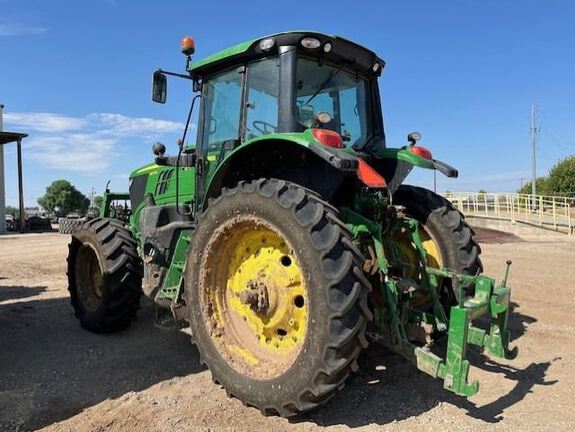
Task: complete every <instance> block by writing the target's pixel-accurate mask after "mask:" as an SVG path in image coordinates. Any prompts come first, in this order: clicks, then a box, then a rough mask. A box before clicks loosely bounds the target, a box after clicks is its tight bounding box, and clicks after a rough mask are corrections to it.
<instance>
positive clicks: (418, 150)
mask: <svg viewBox="0 0 575 432" xmlns="http://www.w3.org/2000/svg"><path fill="white" fill-rule="evenodd" d="M409 150H410V151H411V153H415V154H416V155H417V156H421V157H422V158H425V159H431V152H430V151H429V150H427V149H426V148H425V147H420V146H416V145H414V146H410V147H409Z"/></svg>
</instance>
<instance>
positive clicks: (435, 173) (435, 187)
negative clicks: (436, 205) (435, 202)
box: [433, 170, 437, 193]
mask: <svg viewBox="0 0 575 432" xmlns="http://www.w3.org/2000/svg"><path fill="white" fill-rule="evenodd" d="M433 192H435V193H437V170H433Z"/></svg>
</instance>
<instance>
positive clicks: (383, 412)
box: [0, 287, 556, 431]
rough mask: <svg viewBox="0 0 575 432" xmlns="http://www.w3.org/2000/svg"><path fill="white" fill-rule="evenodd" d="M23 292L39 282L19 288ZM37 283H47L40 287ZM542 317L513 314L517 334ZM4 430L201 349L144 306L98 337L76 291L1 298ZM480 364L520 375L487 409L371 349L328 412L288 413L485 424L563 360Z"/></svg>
mask: <svg viewBox="0 0 575 432" xmlns="http://www.w3.org/2000/svg"><path fill="white" fill-rule="evenodd" d="M12 288H14V291H11V294H7V296H9V297H10V298H25V297H26V296H27V294H19V293H18V292H19V291H29V292H33V291H34V288H31V287H12ZM38 289H39V290H42V289H44V287H40V288H38ZM532 322H535V318H533V317H529V316H526V315H522V314H520V313H517V312H515V313H514V314H512V316H511V322H510V326H511V329H512V331H513V335H514V338H515V339H517V337H519V336H521V335H522V334H524V333H525V331H526V328H527V325H528V324H530V323H532ZM0 329H2V336H1V338H0V430H3V431H4V430H19V431H26V430H35V429H39V428H42V427H44V426H47V425H50V424H52V423H54V422H58V421H62V420H65V419H67V418H70V417H72V416H74V415H76V414H78V413H79V412H81V411H82V410H83V409H85V408H87V407H90V406H93V405H96V404H98V403H100V402H102V401H103V400H105V399H115V398H119V397H121V396H123V395H125V394H126V393H130V392H137V391H141V390H144V389H146V388H148V387H150V386H153V385H154V384H156V383H159V382H161V381H164V380H168V379H171V378H174V377H180V376H186V375H189V374H192V373H197V372H200V371H202V370H204V368H203V367H202V366H200V363H199V355H198V352H197V350H196V349H195V347H194V346H192V345H191V343H190V341H189V337H188V335H186V334H184V333H182V332H177V331H166V330H161V329H158V328H156V327H154V326H153V309H152V307H151V306H150V305H148V306H145V307H144V308H143V309H142V310H141V311H140V313H139V320H138V321H136V322H135V323H134V324H133V325H132V327H131V328H130V329H128V330H127V331H125V332H121V333H118V334H112V335H95V334H91V333H89V332H87V331H85V330H83V329H81V328H80V326H79V324H78V322H77V320H76V319H75V318H74V316H73V312H72V308H71V306H70V305H69V299H68V298H59V299H48V300H40V301H34V300H29V301H20V302H17V303H12V304H4V305H0ZM470 358H471V360H472V363H473V364H474V365H475V366H476V367H479V368H482V369H484V370H486V371H489V372H491V373H494V374H497V375H501V379H503V378H507V379H509V380H512V381H515V385H514V387H513V388H512V389H511V391H509V392H508V393H507V394H505V395H502V396H501V397H500V398H498V399H497V400H495V401H493V402H491V403H489V404H487V405H483V406H477V405H475V404H474V403H473V402H471V401H469V400H467V399H465V398H460V397H458V396H455V395H453V394H451V393H448V392H446V391H445V390H443V388H442V383H441V382H440V381H438V380H435V379H432V378H430V377H428V376H426V375H425V374H423V373H421V372H418V371H416V370H415V368H414V367H413V366H411V365H409V364H408V363H407V362H406V361H405V360H403V359H402V358H400V357H399V356H396V355H393V354H390V353H389V352H387V351H386V350H385V349H383V348H381V347H379V346H372V347H371V348H370V349H369V350H368V351H367V352H366V353H365V354H364V355H363V356H362V357H361V359H360V370H359V372H358V373H356V374H355V375H354V376H353V377H352V379H351V380H350V382H349V385H348V387H347V388H346V389H345V390H344V391H343V392H341V393H338V395H336V396H335V397H334V398H333V399H332V400H331V401H330V402H328V403H327V404H326V405H325V406H323V407H321V409H319V410H317V411H315V412H312V413H310V414H307V415H304V416H301V417H298V418H296V419H295V420H290V422H291V423H295V425H294V426H297V423H298V422H313V423H315V424H317V425H320V426H328V425H338V424H344V425H347V426H349V427H358V426H364V425H368V424H380V425H384V424H388V423H390V422H393V421H395V420H402V419H406V418H409V417H412V416H417V415H419V414H422V413H425V412H427V411H428V410H430V409H432V408H434V407H435V406H437V405H438V404H440V403H442V402H447V403H449V404H452V405H454V406H458V407H460V408H463V409H465V410H466V411H467V413H468V415H470V416H472V417H474V418H477V419H481V420H483V421H485V422H489V423H496V422H499V421H501V420H502V418H503V417H502V415H503V412H504V411H505V409H507V408H509V407H510V406H512V405H514V404H516V403H518V402H520V401H521V400H522V399H523V398H524V397H525V396H526V395H527V394H528V393H529V392H531V391H532V389H533V387H534V386H536V385H552V384H554V383H555V381H546V379H545V378H546V373H547V370H548V368H549V367H550V365H551V363H552V362H553V361H555V360H556V359H553V360H551V359H550V360H549V361H546V362H543V363H536V364H531V365H530V366H528V367H527V368H525V369H518V368H515V367H513V366H509V365H506V364H503V363H500V362H496V361H493V360H490V359H487V358H485V357H484V356H483V355H481V354H480V353H478V352H475V353H474V352H471V353H470Z"/></svg>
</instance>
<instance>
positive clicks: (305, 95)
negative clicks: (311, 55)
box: [296, 58, 371, 147]
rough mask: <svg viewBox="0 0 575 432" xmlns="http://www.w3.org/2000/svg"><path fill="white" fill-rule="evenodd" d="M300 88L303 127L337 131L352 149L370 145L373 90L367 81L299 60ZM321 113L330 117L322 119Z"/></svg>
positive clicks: (298, 98)
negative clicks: (370, 98)
mask: <svg viewBox="0 0 575 432" xmlns="http://www.w3.org/2000/svg"><path fill="white" fill-rule="evenodd" d="M296 86H297V87H296V118H297V120H298V122H299V123H301V124H302V125H304V126H305V127H306V128H316V127H321V128H324V129H330V130H333V131H335V132H337V133H339V134H340V135H341V137H342V139H343V141H344V143H345V144H346V145H348V146H351V147H362V146H363V145H364V144H365V143H366V141H367V140H368V138H369V136H370V134H371V124H370V123H371V122H370V115H369V112H370V111H369V98H368V95H369V86H368V83H367V81H366V80H365V79H362V78H360V77H359V76H357V74H353V73H350V72H348V71H347V70H345V69H343V68H342V67H337V66H332V65H328V64H320V63H318V62H317V61H314V60H310V59H306V58H299V59H298V62H297V71H296ZM320 113H327V114H329V116H325V115H322V116H319V118H318V115H319V114H320ZM320 120H321V121H322V122H320ZM325 120H328V121H327V122H326V121H325Z"/></svg>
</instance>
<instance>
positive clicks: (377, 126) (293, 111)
mask: <svg viewBox="0 0 575 432" xmlns="http://www.w3.org/2000/svg"><path fill="white" fill-rule="evenodd" d="M383 66H384V62H383V61H382V60H381V59H379V58H378V57H377V56H376V55H375V54H374V53H373V52H372V51H370V50H367V49H366V48H363V47H361V46H359V45H357V44H355V43H353V42H350V41H348V40H346V39H342V38H340V37H337V36H328V35H323V34H319V33H314V32H290V33H280V34H276V35H273V36H268V37H265V38H262V39H256V40H252V41H249V42H246V43H243V44H239V45H236V46H234V47H231V48H229V49H227V50H223V51H220V52H219V53H216V54H214V55H212V56H209V57H208V58H206V59H204V60H202V61H200V62H198V63H196V64H191V63H189V66H188V72H189V74H190V77H191V78H192V79H193V80H194V81H195V82H196V83H197V84H196V87H197V88H198V89H199V88H201V94H202V108H201V114H200V126H199V133H198V147H199V148H200V149H201V150H202V151H204V152H207V153H208V154H215V153H218V154H217V155H216V157H220V156H223V154H222V153H226V152H227V151H229V150H231V149H233V148H235V147H237V146H239V145H241V144H243V143H245V142H247V141H250V140H253V139H255V138H259V137H261V136H265V135H270V134H276V133H302V132H304V131H305V130H307V129H326V130H330V131H332V132H335V133H337V134H338V135H339V136H340V137H341V141H342V142H343V143H344V144H345V145H346V146H349V147H352V148H357V149H359V148H363V147H365V146H367V145H369V146H370V147H371V146H373V147H376V146H384V134H383V124H382V116H381V109H380V103H379V94H378V90H377V77H378V76H379V75H380V74H381V71H382V69H383ZM161 72H163V71H161ZM155 77H158V78H159V79H161V74H158V73H156V74H155ZM154 83H155V90H154V95H156V94H158V93H161V92H158V90H157V87H158V86H159V84H158V82H157V80H155V81H154ZM164 93H165V92H164ZM164 96H165V94H164ZM164 100H165V98H164Z"/></svg>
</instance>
